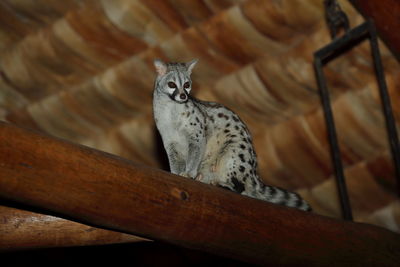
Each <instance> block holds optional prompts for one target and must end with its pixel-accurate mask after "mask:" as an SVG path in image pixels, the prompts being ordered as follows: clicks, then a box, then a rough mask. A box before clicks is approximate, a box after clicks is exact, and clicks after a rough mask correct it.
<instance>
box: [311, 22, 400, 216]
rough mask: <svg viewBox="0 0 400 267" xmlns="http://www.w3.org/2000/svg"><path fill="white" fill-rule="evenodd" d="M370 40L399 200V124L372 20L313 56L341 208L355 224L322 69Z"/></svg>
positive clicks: (348, 32)
mask: <svg viewBox="0 0 400 267" xmlns="http://www.w3.org/2000/svg"><path fill="white" fill-rule="evenodd" d="M367 38H368V39H369V41H370V45H371V50H372V57H373V62H374V68H375V74H376V77H377V82H378V85H379V93H380V98H381V101H382V106H383V113H384V116H385V121H386V128H387V132H388V138H389V143H390V148H391V153H392V157H393V161H394V166H395V175H396V182H397V191H398V194H399V196H400V146H399V140H398V135H397V130H396V123H395V119H394V116H393V112H392V106H391V103H390V97H389V94H388V91H387V85H386V81H385V77H384V72H383V66H382V62H381V57H380V52H379V46H378V39H377V33H376V29H375V25H374V23H373V21H372V20H368V21H366V22H365V23H363V24H361V25H359V26H357V27H355V28H353V29H351V30H348V31H346V33H345V34H344V35H343V36H342V37H340V38H337V37H336V38H335V39H334V40H333V41H332V42H331V43H330V44H328V45H327V46H325V47H323V48H321V49H320V50H318V51H316V52H315V53H314V67H315V72H316V78H317V83H318V87H319V92H320V96H321V101H322V106H323V110H324V116H325V121H326V126H327V130H328V138H329V143H330V147H331V156H332V161H333V167H334V173H335V177H336V182H337V187H338V192H339V198H340V205H341V208H342V215H343V218H344V219H345V220H352V219H353V216H352V211H351V206H350V201H349V197H348V193H347V187H346V183H345V177H344V173H343V165H342V161H341V154H340V150H339V144H338V140H337V135H336V128H335V122H334V118H333V114H332V108H331V103H330V97H329V92H328V87H327V84H326V79H325V76H324V73H323V66H324V65H325V64H326V63H328V62H329V61H330V60H332V59H333V58H335V57H337V56H340V55H341V54H342V53H343V51H345V50H346V49H348V48H351V47H353V46H354V45H356V44H358V43H359V42H361V41H363V40H365V39H367Z"/></svg>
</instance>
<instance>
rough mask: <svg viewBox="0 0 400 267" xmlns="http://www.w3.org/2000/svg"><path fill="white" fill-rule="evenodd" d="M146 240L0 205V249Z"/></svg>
mask: <svg viewBox="0 0 400 267" xmlns="http://www.w3.org/2000/svg"><path fill="white" fill-rule="evenodd" d="M139 241H146V239H143V238H140V237H136V236H133V235H128V234H124V233H119V232H114V231H109V230H104V229H99V228H95V227H92V226H88V225H84V224H80V223H76V222H72V221H69V220H65V219H61V218H59V217H55V216H51V215H44V214H40V213H35V212H29V211H25V210H19V209H15V208H10V207H5V206H0V251H10V250H20V249H28V248H29V249H31V248H46V247H70V246H88V245H104V244H116V243H127V242H139Z"/></svg>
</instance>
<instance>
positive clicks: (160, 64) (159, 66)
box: [154, 59, 167, 76]
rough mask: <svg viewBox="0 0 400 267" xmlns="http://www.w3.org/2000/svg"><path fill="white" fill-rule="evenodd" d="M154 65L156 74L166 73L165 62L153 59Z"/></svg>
mask: <svg viewBox="0 0 400 267" xmlns="http://www.w3.org/2000/svg"><path fill="white" fill-rule="evenodd" d="M154 67H156V71H157V74H158V76H163V75H165V73H167V64H165V63H164V62H163V61H162V60H161V59H156V60H154Z"/></svg>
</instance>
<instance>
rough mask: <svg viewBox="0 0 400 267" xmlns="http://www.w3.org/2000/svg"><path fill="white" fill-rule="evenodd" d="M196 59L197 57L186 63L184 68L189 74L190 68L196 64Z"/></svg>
mask: <svg viewBox="0 0 400 267" xmlns="http://www.w3.org/2000/svg"><path fill="white" fill-rule="evenodd" d="M198 61H199V60H198V59H193V60H191V61H189V62H187V63H186V68H187V71H188V72H189V74H191V73H192V69H193V68H194V66H195V65H196V63H197V62H198Z"/></svg>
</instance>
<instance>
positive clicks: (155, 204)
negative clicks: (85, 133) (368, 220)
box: [0, 123, 400, 266]
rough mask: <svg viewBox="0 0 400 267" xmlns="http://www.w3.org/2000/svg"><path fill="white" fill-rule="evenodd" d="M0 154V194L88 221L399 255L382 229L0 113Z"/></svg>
mask: <svg viewBox="0 0 400 267" xmlns="http://www.w3.org/2000/svg"><path fill="white" fill-rule="evenodd" d="M0 162H1V163H0V168H1V172H0V197H1V198H3V199H6V200H8V201H14V202H17V203H22V204H25V205H30V206H33V207H37V208H40V209H43V210H48V211H51V212H54V213H56V214H59V215H60V216H66V217H68V218H72V219H74V220H77V221H80V222H85V223H90V224H91V225H95V226H100V227H106V228H109V229H114V230H118V231H123V232H127V233H131V234H135V235H138V236H142V237H145V238H150V239H154V240H161V241H165V242H168V243H172V244H176V245H179V246H183V247H188V248H193V249H198V250H203V251H207V252H210V253H214V254H218V255H223V256H227V257H230V258H234V259H239V260H244V261H247V262H252V263H258V264H267V263H268V264H288V265H294V264H296V266H316V265H318V266H322V265H327V264H330V263H331V262H332V261H334V262H335V263H337V264H338V265H341V266H354V265H363V264H367V263H368V264H381V265H382V264H384V265H385V266H396V265H397V264H398V262H399V260H400V242H399V240H400V236H399V235H398V234H395V233H393V232H391V231H388V230H384V229H382V228H379V227H374V226H371V225H366V224H360V223H352V222H344V221H340V220H335V219H330V218H328V217H323V216H319V215H315V214H312V213H308V212H303V211H299V210H295V209H291V208H286V207H281V206H276V205H273V204H269V203H266V202H263V201H259V200H255V199H251V198H247V197H244V196H241V195H238V194H235V193H233V192H230V191H227V190H223V189H220V188H217V187H214V186H211V185H205V184H202V183H199V182H196V181H193V180H190V179H186V178H183V177H179V176H176V175H172V174H170V173H167V172H164V171H161V170H157V169H153V168H149V167H146V166H143V165H140V164H136V163H133V162H131V161H128V160H125V159H123V158H120V157H117V156H114V155H111V154H107V153H104V152H101V151H98V150H94V149H90V148H88V147H85V146H80V145H76V144H72V143H70V142H67V141H64V140H60V139H57V138H53V137H49V136H46V135H43V134H39V133H36V132H33V131H31V130H26V129H22V128H19V127H16V126H14V125H11V124H8V123H0ZM366 255H367V256H366Z"/></svg>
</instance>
